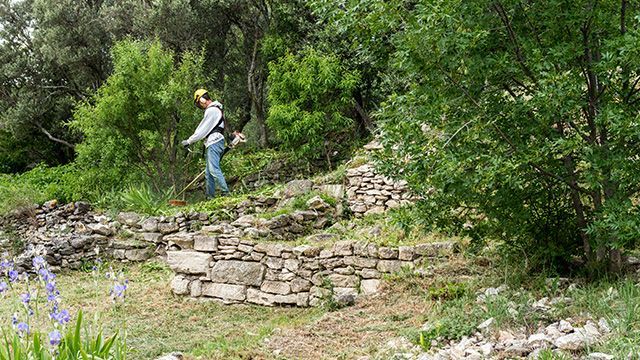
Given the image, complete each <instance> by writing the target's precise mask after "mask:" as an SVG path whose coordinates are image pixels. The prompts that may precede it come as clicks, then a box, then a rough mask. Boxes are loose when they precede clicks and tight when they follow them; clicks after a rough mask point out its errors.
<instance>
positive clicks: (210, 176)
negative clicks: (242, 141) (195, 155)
mask: <svg viewBox="0 0 640 360" xmlns="http://www.w3.org/2000/svg"><path fill="white" fill-rule="evenodd" d="M223 151H224V140H220V141H218V142H215V143H213V144H211V145H209V147H208V148H207V158H206V160H207V167H206V169H205V170H206V171H205V179H206V184H207V197H209V198H212V197H215V195H216V187H215V185H216V183H218V186H219V187H220V191H221V192H222V195H227V194H229V188H228V187H227V182H226V181H225V180H224V174H222V169H221V168H220V159H221V158H222V152H223Z"/></svg>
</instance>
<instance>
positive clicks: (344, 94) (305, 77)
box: [267, 49, 359, 167]
mask: <svg viewBox="0 0 640 360" xmlns="http://www.w3.org/2000/svg"><path fill="white" fill-rule="evenodd" d="M358 80H359V77H358V74H357V73H354V72H348V71H347V70H345V68H344V66H343V65H342V64H341V63H340V60H339V59H338V58H337V57H336V56H334V55H330V54H329V55H325V54H320V53H319V52H317V51H315V50H314V49H307V50H305V51H302V52H301V53H300V54H298V55H294V54H287V55H286V56H284V57H283V58H281V59H280V60H279V61H277V62H273V63H271V64H270V65H269V80H268V83H269V94H268V97H269V102H270V105H271V107H270V109H269V116H268V118H267V124H268V125H269V127H270V129H271V130H272V131H273V132H274V134H275V135H276V138H277V140H278V141H280V142H281V145H282V148H284V149H287V150H293V151H295V154H296V156H298V157H300V158H305V159H306V160H307V161H308V162H311V161H313V160H318V159H322V160H326V161H327V164H328V165H329V167H331V157H332V156H333V154H334V152H335V151H338V150H340V149H341V148H342V147H345V146H348V145H349V144H350V141H351V140H352V139H353V137H354V134H355V133H354V131H355V130H354V123H353V120H352V119H350V118H349V117H347V116H346V114H347V111H348V110H349V109H350V107H351V105H352V103H353V99H352V92H353V90H354V89H355V87H356V85H357V83H358Z"/></svg>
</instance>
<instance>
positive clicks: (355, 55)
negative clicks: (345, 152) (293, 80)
mask: <svg viewBox="0 0 640 360" xmlns="http://www.w3.org/2000/svg"><path fill="white" fill-rule="evenodd" d="M414 6H415V1H413V0H347V1H341V2H340V5H339V6H336V3H335V2H334V1H328V0H312V1H309V2H308V7H310V8H311V10H312V13H313V15H314V16H315V17H317V22H318V23H319V24H321V27H322V30H319V31H317V34H316V35H315V38H314V40H315V41H314V47H315V48H316V49H318V50H322V51H328V52H330V53H334V54H336V55H337V56H338V57H339V58H340V60H341V62H342V63H343V64H344V66H346V68H347V69H349V70H351V71H357V72H358V73H359V74H360V75H361V81H360V83H359V84H358V86H357V87H356V89H355V91H354V93H353V95H354V112H353V114H352V115H351V117H352V118H353V119H355V120H356V121H357V122H358V127H359V132H360V134H361V135H368V134H369V133H370V132H371V131H373V130H374V129H375V127H376V124H375V119H374V118H373V117H372V116H371V114H372V112H373V111H374V110H375V109H376V108H377V106H378V104H379V103H380V102H381V101H382V100H384V99H385V97H386V96H387V95H389V93H390V92H391V91H392V88H391V87H392V86H394V85H397V84H396V83H394V82H393V81H389V79H388V78H389V77H390V75H391V73H392V72H391V71H389V70H390V59H391V55H392V54H393V53H394V52H395V43H394V41H393V39H394V36H395V34H396V33H398V32H401V31H402V30H403V28H404V23H405V18H406V17H407V15H408V14H410V11H411V9H412V8H413V7H414Z"/></svg>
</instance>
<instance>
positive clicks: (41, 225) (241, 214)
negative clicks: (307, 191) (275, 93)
mask: <svg viewBox="0 0 640 360" xmlns="http://www.w3.org/2000/svg"><path fill="white" fill-rule="evenodd" d="M278 200H279V199H277V198H273V197H259V198H249V199H247V200H246V201H243V202H241V203H240V204H237V205H235V206H234V207H233V208H231V209H227V210H228V211H227V212H228V213H230V215H231V217H232V218H233V219H235V220H233V221H220V220H219V219H218V218H217V217H216V215H214V214H208V213H204V212H191V213H183V212H178V213H177V214H175V215H174V216H157V217H147V218H144V217H142V216H140V215H138V214H136V213H132V212H122V213H119V214H118V215H117V216H114V217H112V216H109V215H107V214H102V213H96V212H93V211H92V210H91V207H90V205H89V204H87V203H84V202H76V203H70V204H66V205H58V203H57V202H56V201H50V202H47V203H45V204H44V205H41V206H35V207H34V208H33V209H31V210H30V213H28V214H24V213H23V214H14V215H13V216H7V217H4V218H0V229H4V230H0V245H2V243H3V242H4V247H5V248H8V247H10V244H9V243H10V242H11V241H14V240H12V239H10V238H13V239H16V238H17V239H18V240H19V241H20V242H24V248H25V251H24V253H22V254H20V255H19V256H18V260H17V265H18V266H21V265H23V267H24V269H23V270H27V269H28V267H29V266H30V259H31V258H32V257H33V256H34V255H44V256H45V257H46V259H47V261H48V263H49V264H50V265H52V266H53V267H54V268H55V267H64V268H71V269H78V268H80V267H81V266H82V265H83V264H84V263H86V262H89V261H92V260H95V259H96V258H99V257H100V258H113V259H115V260H121V261H144V260H147V259H149V258H150V257H153V256H155V255H160V256H165V255H166V252H167V251H176V250H183V249H189V248H191V244H192V242H193V238H194V236H195V234H196V232H197V231H198V230H199V229H200V228H202V226H206V225H210V224H213V223H215V224H216V226H217V227H218V228H220V229H222V230H224V231H225V232H226V233H227V234H232V235H233V236H237V237H238V238H245V239H262V240H283V241H286V240H291V239H293V238H296V237H299V236H302V235H304V234H306V233H309V232H311V231H313V230H314V229H322V228H325V227H327V226H330V225H331V224H332V223H333V220H335V219H336V218H337V217H338V216H339V215H338V214H337V211H336V208H334V207H332V206H331V205H329V204H328V203H326V202H325V201H324V200H322V199H321V198H320V197H319V196H316V197H314V198H312V199H310V200H309V201H308V202H307V206H308V210H298V211H293V212H291V213H285V214H280V215H278V216H274V217H272V218H270V219H267V218H263V217H260V216H259V215H257V214H258V213H260V212H264V211H266V210H269V209H273V207H274V205H276V204H277V203H278ZM3 232H4V233H5V234H4V236H2V233H3ZM2 238H4V241H3V240H2ZM20 259H24V261H21V260H20Z"/></svg>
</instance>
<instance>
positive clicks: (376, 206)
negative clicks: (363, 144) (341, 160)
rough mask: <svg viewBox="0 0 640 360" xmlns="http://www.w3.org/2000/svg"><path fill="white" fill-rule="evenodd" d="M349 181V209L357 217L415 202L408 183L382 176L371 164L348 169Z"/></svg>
mask: <svg viewBox="0 0 640 360" xmlns="http://www.w3.org/2000/svg"><path fill="white" fill-rule="evenodd" d="M347 179H348V186H347V199H348V200H349V208H350V209H351V211H352V212H353V213H354V214H355V215H356V216H364V215H369V214H380V213H383V212H385V211H386V210H388V209H393V208H397V207H400V206H403V205H406V204H409V203H411V202H412V201H413V200H414V196H413V195H412V194H411V193H410V192H409V188H408V184H407V182H406V181H404V180H402V181H398V182H395V181H394V180H392V179H389V178H387V177H385V176H383V175H380V174H378V173H377V172H376V171H375V169H374V167H373V165H371V164H365V165H362V166H359V167H357V168H353V169H348V170H347Z"/></svg>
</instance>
